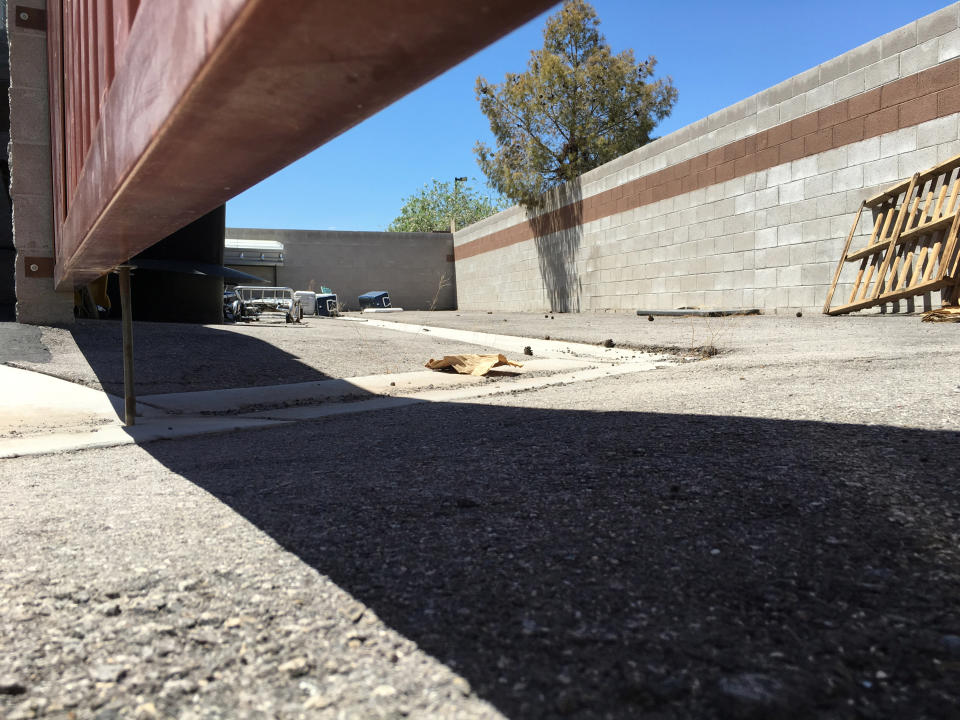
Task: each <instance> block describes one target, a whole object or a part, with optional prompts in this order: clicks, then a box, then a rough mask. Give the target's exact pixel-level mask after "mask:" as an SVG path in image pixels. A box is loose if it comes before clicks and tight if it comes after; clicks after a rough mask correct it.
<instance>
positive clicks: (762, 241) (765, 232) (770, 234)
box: [754, 227, 779, 249]
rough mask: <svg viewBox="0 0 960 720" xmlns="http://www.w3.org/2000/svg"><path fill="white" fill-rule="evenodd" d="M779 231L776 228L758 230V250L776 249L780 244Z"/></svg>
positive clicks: (755, 235) (756, 240) (755, 234)
mask: <svg viewBox="0 0 960 720" xmlns="http://www.w3.org/2000/svg"><path fill="white" fill-rule="evenodd" d="M778 233H779V230H778V229H777V228H775V227H770V228H764V229H762V230H757V231H755V233H754V242H755V247H756V248H757V249H761V248H768V247H776V246H777V244H778V240H777V235H778Z"/></svg>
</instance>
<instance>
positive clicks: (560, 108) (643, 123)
mask: <svg viewBox="0 0 960 720" xmlns="http://www.w3.org/2000/svg"><path fill="white" fill-rule="evenodd" d="M599 26H600V20H599V19H598V18H597V14H596V12H595V11H594V9H593V7H591V6H590V4H589V3H587V2H584V0H567V1H566V2H565V3H564V4H563V7H562V8H561V9H560V11H559V12H558V13H557V14H555V15H552V16H551V17H550V18H549V19H548V20H547V26H546V28H545V29H544V31H543V40H544V42H543V48H542V49H540V50H534V51H532V52H531V57H530V61H529V63H528V64H527V70H526V72H523V73H519V74H517V73H507V76H506V79H505V80H504V82H503V83H502V84H500V85H494V84H491V83H489V82H487V81H486V80H485V79H484V78H483V77H479V78H477V84H476V93H477V99H478V100H479V101H480V108H481V110H482V111H483V113H484V115H486V116H487V118H488V119H489V121H490V129H491V130H492V131H493V135H494V138H495V140H496V149H492V148H490V147H489V146H487V145H485V144H484V143H482V142H478V143H477V144H476V146H475V148H474V152H475V153H476V154H477V158H478V161H479V164H480V168H481V169H482V170H483V172H484V174H485V175H486V176H487V179H488V180H489V183H490V185H491V187H493V188H495V189H496V190H497V191H499V192H500V193H502V194H503V195H505V196H506V197H508V198H510V199H511V200H513V201H514V202H518V203H521V204H523V205H526V206H528V207H536V206H538V205H539V204H540V203H541V202H542V198H541V196H542V194H543V192H544V191H546V190H549V189H550V188H552V187H554V186H556V185H560V184H563V183H564V182H567V181H568V180H572V179H573V178H576V177H578V176H580V175H582V174H583V173H585V172H587V171H588V170H592V169H593V168H595V167H598V166H600V165H602V164H604V163H606V162H609V161H610V160H613V159H614V158H617V157H619V156H621V155H623V154H625V153H627V152H630V151H631V150H634V149H636V148H638V147H640V146H641V145H645V144H646V143H648V142H650V140H651V137H650V133H651V132H652V131H653V129H654V127H655V126H656V124H657V123H658V122H660V121H661V120H663V118H665V117H667V116H668V115H669V114H670V111H671V109H672V108H673V105H674V103H675V102H676V100H677V90H676V88H674V86H673V81H672V79H671V78H670V77H667V78H666V79H660V80H656V81H651V78H652V77H653V72H654V68H655V67H656V64H657V60H656V58H654V57H653V56H650V57H649V58H647V60H645V61H642V62H639V63H637V62H635V61H634V57H633V51H632V50H625V51H624V52H621V53H619V54H617V55H614V54H612V52H611V50H610V46H609V45H608V44H607V41H606V39H605V38H604V37H603V35H601V34H600V32H599V29H598V28H599Z"/></svg>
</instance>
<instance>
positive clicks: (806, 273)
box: [800, 262, 836, 285]
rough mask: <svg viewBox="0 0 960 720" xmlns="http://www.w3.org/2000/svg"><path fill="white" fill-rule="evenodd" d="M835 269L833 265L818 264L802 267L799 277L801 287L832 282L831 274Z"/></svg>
mask: <svg viewBox="0 0 960 720" xmlns="http://www.w3.org/2000/svg"><path fill="white" fill-rule="evenodd" d="M835 269H836V267H835V265H834V264H833V263H829V262H818V263H811V264H809V265H804V266H803V267H802V268H801V273H800V277H801V280H802V281H803V282H802V284H803V285H825V284H827V283H829V282H830V281H831V280H833V272H834V270H835Z"/></svg>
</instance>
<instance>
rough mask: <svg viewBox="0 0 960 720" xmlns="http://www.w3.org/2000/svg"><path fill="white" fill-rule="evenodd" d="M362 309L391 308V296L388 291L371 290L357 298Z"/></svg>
mask: <svg viewBox="0 0 960 720" xmlns="http://www.w3.org/2000/svg"><path fill="white" fill-rule="evenodd" d="M357 300H358V301H359V302H360V309H361V310H364V309H366V308H388V307H390V294H389V293H388V292H387V291H386V290H371V291H370V292H365V293H364V294H363V295H361V296H360V297H358V298H357Z"/></svg>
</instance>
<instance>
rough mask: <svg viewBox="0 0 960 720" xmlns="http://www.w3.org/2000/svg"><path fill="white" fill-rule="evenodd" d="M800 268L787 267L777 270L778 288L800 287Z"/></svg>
mask: <svg viewBox="0 0 960 720" xmlns="http://www.w3.org/2000/svg"><path fill="white" fill-rule="evenodd" d="M800 284H801V283H800V267H799V266H793V265H790V266H787V267H780V268H777V287H790V286H792V285H800Z"/></svg>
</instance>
